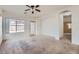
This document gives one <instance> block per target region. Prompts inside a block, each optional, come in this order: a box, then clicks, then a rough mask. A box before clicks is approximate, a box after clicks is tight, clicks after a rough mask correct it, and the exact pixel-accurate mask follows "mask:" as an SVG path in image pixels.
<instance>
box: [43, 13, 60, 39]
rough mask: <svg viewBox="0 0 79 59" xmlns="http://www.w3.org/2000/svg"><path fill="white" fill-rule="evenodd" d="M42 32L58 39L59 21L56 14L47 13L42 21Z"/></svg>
mask: <svg viewBox="0 0 79 59" xmlns="http://www.w3.org/2000/svg"><path fill="white" fill-rule="evenodd" d="M41 22H42V34H44V35H49V36H53V37H55V38H57V39H59V22H58V14H57V13H54V12H52V14H51V15H50V14H48V16H47V17H45V18H44V19H43V20H42V21H41Z"/></svg>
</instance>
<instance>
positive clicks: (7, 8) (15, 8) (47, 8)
mask: <svg viewBox="0 0 79 59" xmlns="http://www.w3.org/2000/svg"><path fill="white" fill-rule="evenodd" d="M65 7H68V5H40V7H39V8H38V9H40V10H41V12H40V13H39V12H35V14H36V15H38V16H40V17H45V16H47V15H49V14H52V13H54V12H55V11H56V10H60V9H62V8H65ZM0 9H1V10H3V11H4V13H5V14H6V15H13V16H20V17H25V16H29V15H32V14H31V11H28V12H27V14H26V15H25V14H24V10H25V9H28V7H26V6H25V5H0Z"/></svg>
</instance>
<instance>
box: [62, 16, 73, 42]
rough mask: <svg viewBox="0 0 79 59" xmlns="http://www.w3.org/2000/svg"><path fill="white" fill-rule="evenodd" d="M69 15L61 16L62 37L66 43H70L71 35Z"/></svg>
mask: <svg viewBox="0 0 79 59" xmlns="http://www.w3.org/2000/svg"><path fill="white" fill-rule="evenodd" d="M71 24H72V22H71V15H65V16H63V37H64V38H66V39H67V40H68V41H70V42H71V39H72V38H71V36H72V35H71V34H72V28H71Z"/></svg>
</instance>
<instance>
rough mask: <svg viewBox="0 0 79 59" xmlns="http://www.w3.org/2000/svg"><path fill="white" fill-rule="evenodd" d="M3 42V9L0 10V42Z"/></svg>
mask: <svg viewBox="0 0 79 59" xmlns="http://www.w3.org/2000/svg"><path fill="white" fill-rule="evenodd" d="M1 42H2V11H1V10H0V44H1Z"/></svg>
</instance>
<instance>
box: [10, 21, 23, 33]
mask: <svg viewBox="0 0 79 59" xmlns="http://www.w3.org/2000/svg"><path fill="white" fill-rule="evenodd" d="M9 32H10V33H16V32H24V21H22V20H10V21H9Z"/></svg>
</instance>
